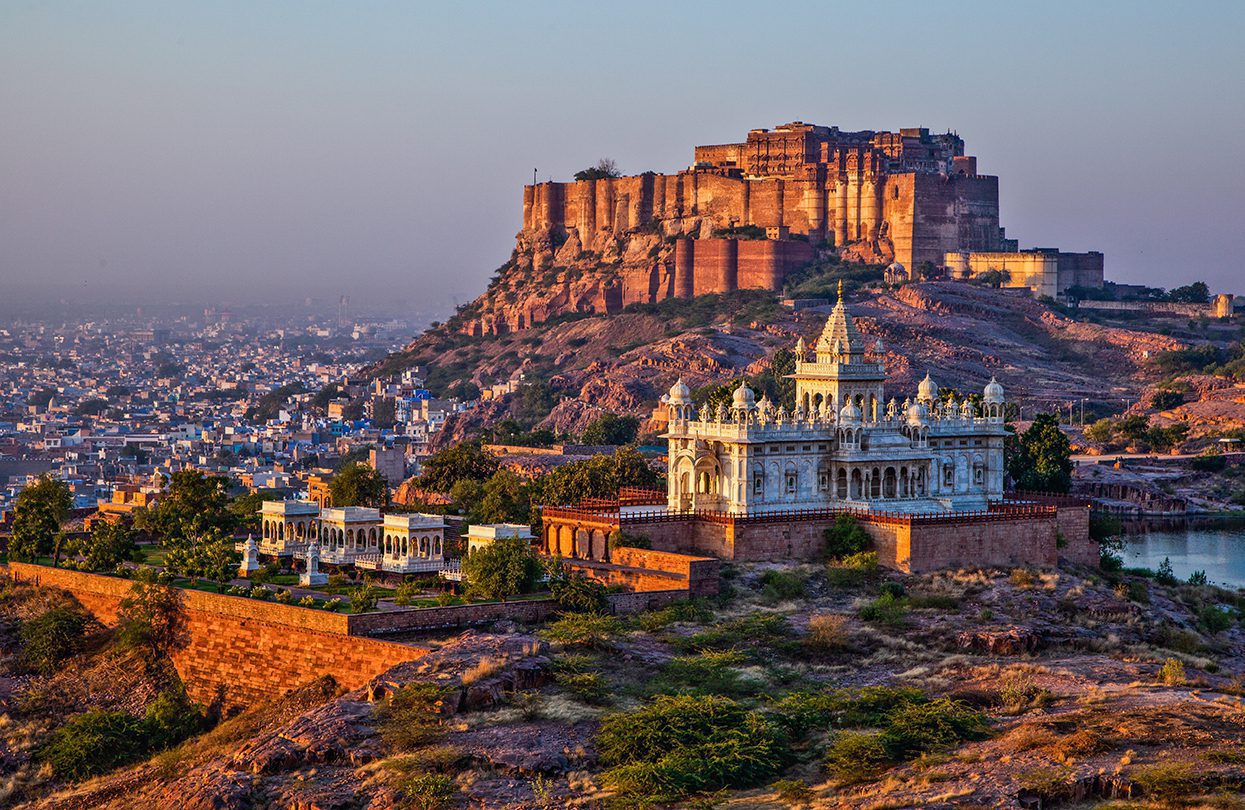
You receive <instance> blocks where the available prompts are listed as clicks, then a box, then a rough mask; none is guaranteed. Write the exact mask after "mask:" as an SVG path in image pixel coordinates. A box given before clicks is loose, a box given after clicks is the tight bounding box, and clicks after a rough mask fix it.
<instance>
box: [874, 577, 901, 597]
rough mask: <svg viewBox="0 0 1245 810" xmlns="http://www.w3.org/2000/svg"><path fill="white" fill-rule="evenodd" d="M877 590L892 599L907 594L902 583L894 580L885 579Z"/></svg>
mask: <svg viewBox="0 0 1245 810" xmlns="http://www.w3.org/2000/svg"><path fill="white" fill-rule="evenodd" d="M878 592H879V593H880V594H881V595H882V596H889V597H890V598H892V599H899V598H901V597H903V596H904V595H905V594H907V590H905V589H904V586H903V583H902V582H895V581H894V580H887V581H886V582H883V583H882V585H881V587H880V588H878Z"/></svg>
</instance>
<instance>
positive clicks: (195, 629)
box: [9, 563, 427, 708]
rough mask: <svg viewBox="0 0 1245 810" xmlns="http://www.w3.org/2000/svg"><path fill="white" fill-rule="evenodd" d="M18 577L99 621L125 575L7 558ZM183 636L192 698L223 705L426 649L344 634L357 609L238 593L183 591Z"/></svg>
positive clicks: (354, 677) (356, 682)
mask: <svg viewBox="0 0 1245 810" xmlns="http://www.w3.org/2000/svg"><path fill="white" fill-rule="evenodd" d="M9 570H10V575H11V576H12V577H13V578H14V579H15V580H17V581H20V582H30V583H33V584H37V585H43V586H47V587H53V588H60V589H63V590H66V591H68V592H70V593H72V594H73V595H74V597H76V598H77V599H78V601H79V602H81V603H82V606H83V607H85V608H86V609H87V610H89V611H90V612H91V613H92V615H94V616H95V617H96V618H98V619H99V620H100V621H101V622H103V623H104V624H112V623H114V622H115V621H116V618H117V608H118V606H119V604H120V602H121V600H122V599H123V598H124V597H125V595H126V594H127V593H128V592H129V589H130V586H131V584H132V583H131V582H130V581H129V580H125V579H120V578H118V577H109V576H103V575H100V574H85V573H82V572H79V571H67V570H64V569H59V568H48V567H45V566H37V565H27V564H24V563H10V565H9ZM182 596H183V606H184V608H185V611H186V619H187V630H188V633H189V636H190V638H189V644H187V645H186V647H184V648H183V649H181V650H179V651H177V652H176V653H175V654H174V655H173V664H174V666H176V667H177V671H178V673H179V674H180V675H181V677H182V680H183V681H185V683H186V689H187V691H188V692H189V693H190V694H191V696H192V697H194V698H195V699H196V700H200V701H211V700H213V699H214V698H216V697H217V694H218V693H220V694H221V695H222V696H223V698H224V704H225V706H227V707H229V708H237V707H241V706H245V705H246V704H247V703H249V702H253V701H256V700H263V699H267V698H271V697H272V696H273V695H274V694H280V693H282V692H284V691H285V690H287V689H292V688H295V687H298V686H301V685H302V684H305V683H307V682H309V681H312V680H314V679H315V678H318V677H320V676H321V675H332V676H333V677H334V678H335V679H336V680H337V682H338V683H340V684H341V685H342V686H344V687H346V688H348V689H354V688H356V687H359V686H362V685H363V684H365V683H366V682H367V681H368V680H369V679H370V678H371V677H372V676H374V675H377V674H379V673H381V672H384V671H385V670H386V669H389V668H390V667H392V666H394V665H395V664H399V663H401V662H403V661H411V660H414V659H416V658H419V657H420V656H422V655H425V654H426V653H427V650H426V649H423V648H420V647H416V646H410V645H406V644H393V643H390V642H387V641H378V640H375V639H368V638H357V637H350V636H348V635H346V634H347V632H348V631H349V620H350V619H353V618H358V617H352V616H345V615H342V614H338V613H329V612H327V611H319V610H308V609H306V608H299V607H293V606H290V605H282V604H278V603H272V602H260V601H258V600H255V599H246V598H243V597H237V596H224V595H220V594H213V593H205V592H203V591H182Z"/></svg>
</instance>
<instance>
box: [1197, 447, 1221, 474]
mask: <svg viewBox="0 0 1245 810" xmlns="http://www.w3.org/2000/svg"><path fill="white" fill-rule="evenodd" d="M1189 466H1190V467H1192V468H1193V469H1194V470H1196V471H1198V472H1212V473H1214V472H1223V471H1224V469H1225V468H1226V467H1227V466H1228V459H1227V458H1226V457H1225V456H1224V455H1223V453H1217V452H1206V453H1203V454H1202V455H1200V456H1196V457H1194V458H1191V459H1189Z"/></svg>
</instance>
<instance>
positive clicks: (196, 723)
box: [144, 684, 207, 751]
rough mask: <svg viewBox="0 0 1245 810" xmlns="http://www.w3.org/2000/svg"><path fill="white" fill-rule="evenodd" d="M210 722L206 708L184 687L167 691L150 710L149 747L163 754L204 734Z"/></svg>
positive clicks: (146, 723)
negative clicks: (193, 698)
mask: <svg viewBox="0 0 1245 810" xmlns="http://www.w3.org/2000/svg"><path fill="white" fill-rule="evenodd" d="M206 720H207V718H206V717H205V716H204V713H203V707H202V706H200V705H199V704H197V703H195V702H193V701H192V700H190V698H189V697H187V695H186V690H185V689H184V688H182V686H181V684H178V685H177V686H176V687H174V688H171V689H166V690H164V691H163V692H161V693H160V694H159V695H157V696H156V699H155V700H153V701H152V702H151V703H150V705H148V706H147V716H146V718H145V723H144V725H145V727H146V731H147V738H146V739H147V745H148V746H149V747H150V748H151V749H152V750H156V751H159V750H163V749H165V748H171V747H173V746H174V745H177V744H178V743H180V742H181V741H182V740H185V739H188V738H190V737H192V736H194V735H195V734H198V733H199V732H200V731H202V730H203V729H204V727H205V725H206Z"/></svg>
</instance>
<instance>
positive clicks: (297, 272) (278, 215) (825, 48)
mask: <svg viewBox="0 0 1245 810" xmlns="http://www.w3.org/2000/svg"><path fill="white" fill-rule="evenodd" d="M1243 39H1245V3H1241V2H1189V3H1181V4H1175V3H1166V2H1165V3H1158V2H1147V3H1140V2H1086V0H1081V2H1043V3H1011V2H997V1H996V2H991V3H968V2H959V3H957V2H928V3H887V2H869V3H850V4H842V3H835V4H830V3H824V2H822V3H817V2H808V3H804V2H784V3H776V4H775V3H770V4H760V3H755V2H752V3H732V2H714V3H677V4H676V3H662V2H647V1H644V0H633V2H628V3H615V4H609V5H604V4H595V3H584V2H546V3H538V2H522V3H514V2H509V3H475V4H467V3H464V4H451V3H436V4H428V5H426V6H425V5H424V4H419V3H396V2H395V3H382V2H372V3H367V2H363V3H332V4H330V3H312V2H298V3H294V2H289V3H275V2H274V3H254V2H248V3H226V2H220V3H211V4H207V3H202V4H186V3H175V2H174V3H170V2H150V3H149V2H139V0H129V2H121V3H111V2H82V3H71V2H21V1H19V0H3V2H2V3H0V147H2V148H0V295H4V294H5V290H6V289H7V290H9V291H10V293H12V292H14V291H20V290H22V289H24V288H26V287H28V286H31V285H33V284H36V283H37V284H52V285H55V286H57V287H58V288H59V287H64V288H65V289H68V290H76V291H84V290H85V291H89V292H91V293H92V294H98V293H99V292H100V291H105V290H109V289H125V290H130V289H134V288H141V289H143V290H144V294H150V295H153V296H156V297H164V298H171V297H174V296H175V295H176V294H179V293H180V294H182V295H185V296H190V295H201V296H203V297H205V298H209V297H210V296H211V295H213V294H214V293H213V291H214V290H219V289H220V288H221V287H222V286H223V287H224V288H225V289H226V292H225V293H222V294H220V295H221V297H223V298H229V299H233V300H237V299H239V298H242V297H244V291H246V290H250V291H253V293H254V294H255V295H257V296H264V297H268V296H274V295H282V294H291V295H294V296H296V297H297V298H298V299H299V300H301V298H302V297H303V296H304V295H307V294H312V295H336V294H339V293H342V292H346V293H349V294H351V295H352V298H354V299H355V300H356V301H361V300H362V299H365V298H367V297H372V296H388V297H397V298H399V299H401V300H409V301H411V302H412V303H413V304H421V305H423V306H424V307H427V308H432V309H439V310H442V311H444V310H446V309H448V308H449V306H450V302H451V299H452V298H453V297H455V296H457V298H458V299H459V300H466V299H469V298H470V297H472V296H474V295H475V294H476V293H478V292H479V291H480V290H481V289H482V288H483V286H484V284H485V283H486V281H487V279H488V277H489V275H490V274H491V272H492V271H493V270H494V269H495V268H496V267H497V265H499V264H501V263H502V262H503V261H504V260H505V259H506V257H507V256H508V255H509V253H510V250H511V248H512V247H513V237H514V233H515V231H516V230H517V229H518V227H519V224H520V213H521V212H520V202H521V186H522V184H523V183H524V182H530V179H531V173H532V169H533V167H536V168H538V169H539V170H540V176H541V178H542V179H544V178H546V177H552V178H554V179H567V178H568V177H569V176H570V174H572V173H573V172H574V171H575V170H576V169H579V168H582V167H583V166H586V165H588V164H590V163H592V162H594V161H595V160H596V159H597V158H599V157H601V156H611V157H613V158H615V159H616V160H617V162H618V164H619V166H620V167H621V168H622V169H623V170H625V171H627V172H636V171H642V170H645V169H653V170H658V171H675V170H678V169H680V168H684V167H686V166H687V164H688V163H689V162H690V161H691V154H692V151H691V150H692V147H693V145H695V144H697V143H716V142H723V141H731V140H737V139H740V138H742V136H743V135H744V133H745V132H746V131H747V130H748V129H749V128H751V127H756V126H771V125H774V124H777V123H782V122H785V121H790V120H796V119H799V120H803V121H810V122H817V123H822V124H830V125H834V124H837V125H839V126H842V127H845V128H862V129H863V128H871V129H893V128H897V127H901V126H928V127H930V128H932V129H936V130H944V129H955V130H957V131H958V132H959V133H960V134H961V135H962V136H963V137H964V139H965V140H966V141H967V146H968V151H969V153H971V154H976V155H977V156H978V159H979V168H980V170H981V171H983V172H987V173H992V174H998V175H1000V177H1001V181H1000V185H1001V195H1002V200H1001V202H1002V209H1003V210H1002V216H1003V223H1004V225H1006V227H1007V230H1008V234H1009V235H1010V236H1013V237H1016V238H1018V239H1019V240H1020V242H1021V245H1022V246H1025V247H1029V246H1034V245H1042V246H1056V247H1062V248H1065V249H1069V250H1091V249H1097V250H1102V251H1103V252H1104V253H1105V254H1106V266H1107V275H1108V277H1109V278H1112V279H1115V280H1120V281H1132V282H1143V283H1151V284H1158V285H1163V286H1175V285H1177V284H1179V283H1186V282H1187V281H1189V280H1194V279H1198V278H1201V279H1205V280H1206V281H1208V282H1209V283H1210V284H1211V286H1212V288H1215V289H1217V290H1218V289H1231V290H1233V291H1235V292H1239V293H1245V272H1243V271H1242V270H1241V269H1240V267H1241V264H1242V256H1243V255H1245V228H1243V227H1242V226H1241V224H1240V223H1241V220H1242V219H1243V218H1245V92H1243V91H1242V88H1241V86H1240V85H1241V82H1242V79H1245V48H1243V47H1242V40H1243Z"/></svg>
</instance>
